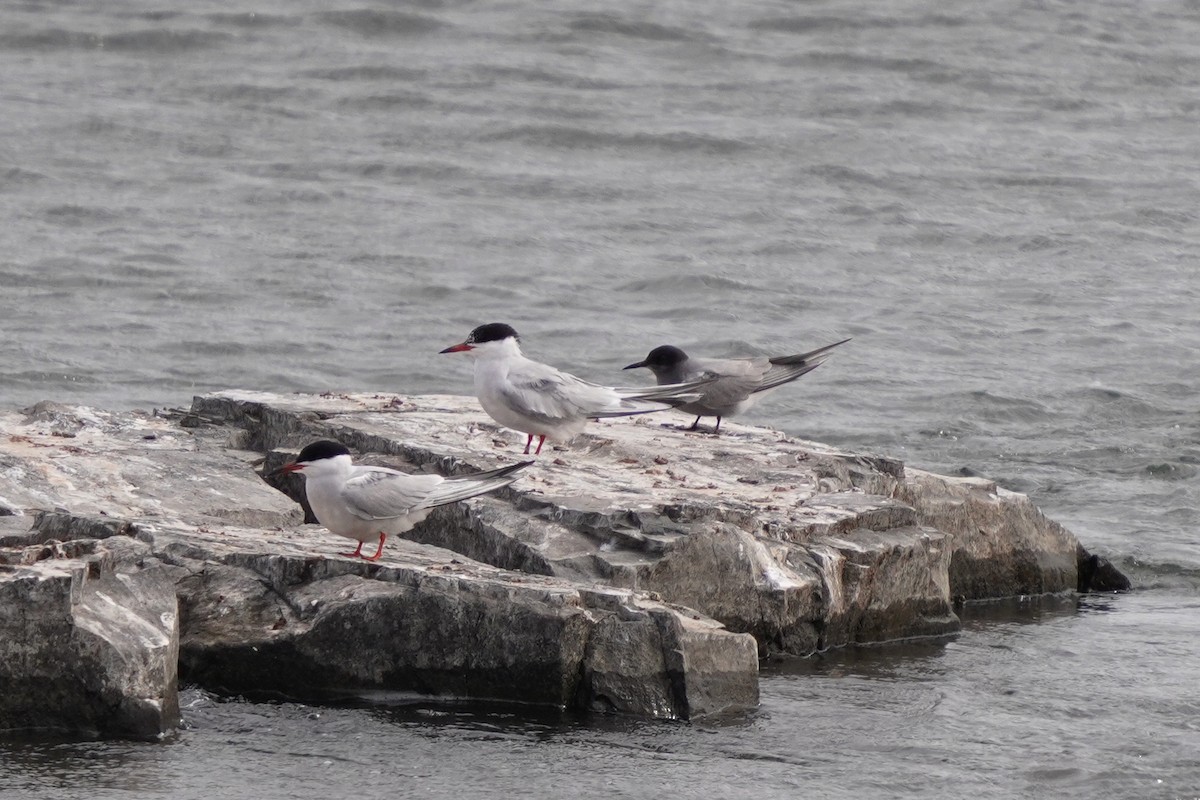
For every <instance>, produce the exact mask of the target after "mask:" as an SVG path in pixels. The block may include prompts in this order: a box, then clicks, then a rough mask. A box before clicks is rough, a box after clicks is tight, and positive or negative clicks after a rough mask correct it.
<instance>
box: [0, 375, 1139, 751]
mask: <svg viewBox="0 0 1200 800" xmlns="http://www.w3.org/2000/svg"><path fill="white" fill-rule="evenodd" d="M665 419H668V418H665V417H662V416H661V415H647V416H644V417H635V418H625V419H619V420H612V421H605V422H594V423H592V424H591V425H590V426H589V428H588V432H587V433H586V434H584V435H581V436H579V437H577V438H576V439H575V440H574V441H573V442H572V443H571V446H570V447H569V448H565V449H563V448H556V449H553V450H549V449H547V450H544V451H543V454H542V456H541V457H540V458H539V459H538V461H537V463H536V464H535V465H534V466H532V467H530V468H529V469H527V470H526V471H524V472H523V473H522V476H521V478H520V479H519V480H518V481H517V482H516V483H515V484H513V485H512V486H511V487H508V488H506V489H504V490H502V491H500V492H497V493H495V494H493V495H488V496H484V497H479V498H475V499H472V500H470V501H467V502H464V503H457V504H454V505H451V506H446V507H443V508H440V509H437V510H436V511H435V512H434V513H432V514H431V515H430V516H429V518H428V519H427V520H426V521H425V522H424V523H422V524H421V525H418V526H417V527H416V528H414V529H413V530H412V531H411V532H409V533H408V534H406V536H407V538H408V539H409V541H405V540H403V539H397V540H389V541H388V544H387V547H386V548H385V550H384V554H383V557H382V558H381V559H380V561H379V562H376V563H366V562H362V561H359V560H355V559H348V558H344V557H340V556H338V555H337V553H338V552H340V551H341V550H344V549H346V542H347V540H344V539H341V538H340V537H337V536H334V535H332V534H330V533H329V532H327V531H325V530H324V529H323V528H320V527H319V526H316V525H311V524H307V525H306V524H304V521H305V518H306V511H305V509H304V508H303V507H302V505H301V504H298V503H297V502H296V500H301V499H302V484H301V483H300V479H298V478H295V477H294V476H293V477H291V478H290V479H284V480H282V481H280V482H279V483H278V484H277V486H275V487H272V486H270V485H268V484H267V483H266V482H265V481H264V480H263V479H262V478H261V477H260V474H261V473H263V472H266V471H269V470H271V469H273V468H275V467H277V466H279V465H281V464H282V463H284V462H285V461H286V460H288V459H289V458H291V457H292V456H294V454H295V452H296V451H298V450H299V448H300V447H301V446H303V445H304V444H305V443H307V442H309V441H311V440H313V439H317V438H333V439H337V440H339V441H341V442H343V443H344V444H346V445H347V446H348V447H350V448H351V449H352V450H354V451H355V453H356V459H357V460H358V461H360V462H364V463H383V464H388V465H391V466H395V467H398V468H400V469H405V470H407V471H417V470H428V471H437V472H441V473H443V474H452V473H461V472H470V471H475V470H481V469H490V468H492V467H496V466H499V465H502V464H506V463H511V462H512V461H515V460H518V459H520V458H522V456H521V452H520V451H521V445H523V443H524V437H523V436H518V435H516V434H515V433H513V432H511V431H506V430H503V429H501V428H499V427H497V426H496V425H495V424H494V423H492V422H491V420H490V419H488V418H487V417H486V416H485V415H483V413H482V412H481V411H480V410H479V408H478V406H477V404H476V402H475V401H474V399H472V398H463V397H450V396H421V397H406V396H399V397H397V396H394V395H365V394H364V395H322V396H314V395H274V394H265V393H257V392H234V391H230V392H221V393H216V394H212V395H206V396H202V397H197V398H196V399H195V401H194V402H193V405H192V407H191V409H190V410H189V411H187V412H180V413H171V414H157V413H156V414H153V415H151V414H146V413H139V412H127V413H111V412H104V411H97V410H94V409H88V408H79V407H64V406H58V405H55V404H52V403H39V404H38V405H37V406H35V407H33V408H31V409H26V410H24V411H19V412H18V411H13V412H7V413H0V592H4V593H5V597H6V598H7V599H6V602H5V608H6V609H7V612H5V611H0V650H3V649H4V648H5V647H8V648H10V649H11V647H12V645H11V641H12V640H13V637H12V635H5V634H11V632H13V631H16V630H17V628H18V627H19V626H23V627H20V631H21V634H20V635H21V636H22V637H24V640H25V641H28V640H30V637H32V638H33V639H38V640H39V641H40V644H38V645H37V647H43V648H50V647H57V648H58V650H57V651H55V652H57V655H55V654H53V653H51V651H50V650H46V652H45V653H42V654H41V655H39V656H37V658H34V657H33V656H30V657H28V658H25V659H24V660H22V661H19V663H20V664H23V665H24V667H23V668H24V669H25V672H24V673H22V674H21V676H20V677H19V680H21V681H25V683H23V684H21V685H22V686H29V687H33V686H36V685H38V683H39V681H41V682H42V683H44V684H46V686H47V687H50V688H52V687H53V685H55V684H56V681H57V682H58V683H69V681H59V680H58V678H59V677H61V676H56V675H55V674H54V673H53V670H51V669H50V668H49V666H48V665H49V664H50V663H52V659H54V658H58V659H71V660H72V662H71V663H73V664H77V665H79V666H78V668H79V669H80V670H83V671H84V672H88V671H91V672H97V671H99V670H101V669H102V663H103V662H104V659H103V658H102V657H100V656H97V655H95V652H98V650H97V648H99V649H103V648H106V647H107V648H111V653H112V656H111V658H109V659H108V660H109V662H114V663H115V662H116V661H117V660H120V661H121V663H123V664H125V665H126V666H129V665H135V664H139V665H141V667H140V671H137V670H133V668H132V666H130V672H129V674H128V675H126V676H125V679H124V680H125V684H126V685H127V686H128V691H126V692H125V693H124V695H123V696H124V697H127V698H132V699H129V700H128V701H127V702H126V706H122V705H121V702H118V701H117V700H115V699H113V698H109V699H108V700H106V701H105V702H106V705H105V708H108V709H112V708H127V709H128V713H127V714H126V717H128V719H129V720H130V721H129V722H128V723H122V724H121V725H114V726H109V727H107V728H106V727H104V726H102V725H101V724H100V723H99V722H98V721H97V720H99V719H101V718H102V717H105V718H107V716H111V715H105V714H100V713H98V712H95V711H80V712H79V713H74V712H73V711H72V710H71V709H72V708H73V707H75V702H76V701H75V700H74V699H72V698H70V697H69V696H68V695H62V702H60V703H59V704H58V706H60V707H61V708H56V707H54V704H53V703H52V702H50V701H49V700H43V701H40V702H39V703H38V704H33V703H26V704H25V705H21V703H19V702H18V703H15V704H14V703H13V702H11V701H10V702H9V703H8V704H7V705H5V704H4V703H3V701H0V729H29V728H34V729H37V728H55V729H58V730H76V731H78V732H80V735H125V736H153V735H158V733H156V732H159V733H160V732H161V731H164V730H167V729H169V727H170V726H171V725H173V724H174V720H175V718H176V716H177V708H176V707H175V704H174V691H175V688H174V687H175V680H176V674H175V670H174V667H175V664H176V663H177V664H178V674H179V677H180V678H181V679H182V680H186V681H191V682H196V683H200V684H202V685H204V686H205V687H207V688H210V689H212V690H215V691H224V692H231V693H255V692H258V693H264V694H266V695H268V696H276V697H288V698H299V699H323V698H336V697H340V696H345V695H353V694H355V693H362V692H369V691H375V690H396V691H417V692H427V693H435V694H441V695H449V696H455V697H480V698H497V699H506V700H515V701H521V702H534V703H544V704H551V705H557V706H563V707H574V708H597V709H604V710H616V711H621V712H626V713H633V714H641V715H645V716H650V717H664V718H693V717H698V716H703V715H708V714H715V713H722V712H726V711H734V710H740V709H746V708H751V707H753V706H754V705H755V704H756V702H757V679H756V669H757V657H758V656H759V655H762V654H767V653H773V652H784V653H794V654H805V653H810V652H813V651H814V650H818V649H822V648H826V647H831V646H840V645H847V644H854V643H865V642H878V641H886V640H888V639H895V638H902V637H910V636H918V635H938V634H945V633H950V632H953V631H955V630H957V629H958V625H959V623H958V618H957V616H956V615H955V613H954V606H955V603H956V602H961V601H963V600H976V599H986V598H992V597H1003V596H1010V595H1016V594H1038V593H1047V592H1062V591H1068V590H1074V589H1076V588H1080V587H1081V581H1083V582H1085V583H1086V584H1087V585H1085V586H1082V588H1088V587H1089V586H1094V587H1096V588H1122V584H1121V581H1122V580H1123V576H1120V575H1119V573H1116V571H1115V570H1113V569H1112V568H1111V566H1109V565H1107V563H1106V562H1103V561H1102V560H1101V559H1097V558H1096V557H1095V556H1091V555H1089V554H1088V553H1087V552H1086V551H1085V550H1084V549H1083V548H1082V547H1081V546H1080V544H1079V543H1078V542H1077V541H1076V539H1075V538H1074V537H1073V536H1072V535H1071V534H1070V533H1069V532H1068V531H1066V530H1065V529H1063V528H1062V527H1061V526H1060V525H1058V524H1056V523H1054V522H1053V521H1051V520H1048V519H1046V518H1045V517H1044V516H1043V515H1042V514H1041V513H1040V512H1039V511H1038V510H1037V509H1036V508H1035V507H1034V506H1033V505H1032V503H1031V502H1030V501H1029V499H1028V498H1026V497H1025V496H1023V495H1019V494H1015V493H1012V492H1007V491H1005V490H1003V489H1001V488H999V487H997V486H995V485H994V484H993V483H991V482H988V481H985V480H980V479H977V478H947V477H943V476H938V475H933V474H931V473H927V472H922V471H919V470H914V469H911V468H906V467H905V466H904V465H903V464H902V463H900V462H898V461H896V460H893V459H889V458H884V457H879V456H872V455H866V454H860V453H846V452H841V451H838V450H836V449H835V448H831V447H828V446H826V445H821V444H817V443H813V442H805V441H801V440H797V439H794V438H790V437H787V436H784V435H783V434H780V433H778V432H775V431H770V430H765V429H761V428H751V427H744V426H739V425H736V424H730V423H726V425H723V426H722V435H721V436H719V437H714V436H712V435H709V434H703V433H700V434H696V433H685V432H683V431H680V430H677V429H676V428H675V426H674V425H671V424H670V423H667V424H664V420H665ZM288 495H291V498H295V500H293V499H291V498H289V496H288ZM31 523H32V524H31ZM106 581H107V582H108V584H112V586H116V585H118V584H119V585H120V586H121V587H123V588H122V590H121V591H117V590H116V589H106V588H105V587H106V586H107V585H108V584H106V583H105V582H106ZM56 582H57V583H56ZM53 585H57V586H58V587H59V588H58V589H55V590H54V592H50V591H49V590H46V591H41V590H40V589H37V588H36V587H43V586H44V587H50V586H53ZM1125 585H1126V586H1127V584H1125ZM164 587H166V588H164ZM51 595H53V598H52V597H51ZM100 597H104V598H107V600H104V601H101V600H99V599H98V598H100ZM109 601H111V602H109ZM97 603H100V604H105V603H107V607H108V609H109V611H110V612H111V614H110V617H111V618H108V619H106V620H105V622H104V623H103V624H101V623H98V622H96V621H94V620H91V619H89V618H88V615H89V614H95V613H97V612H96V611H95V607H96V605H97ZM168 606H169V607H170V608H168ZM114 608H117V609H119V610H120V613H119V614H117V613H116V612H115V611H114ZM13 609H18V610H17V611H14V610H13ZM168 612H169V613H168ZM112 614H115V616H111V615H112ZM38 618H43V619H42V622H41V623H38V624H44V626H46V627H43V628H36V626H35V625H34V622H33V621H34V620H36V619H38ZM168 619H169V620H170V622H171V624H170V625H167V624H166V622H165V620H168ZM155 620H157V621H158V622H157V623H155ZM155 624H157V626H158V627H157V628H156V629H155V630H156V635H155V636H151V635H150V634H149V630H150V629H149V628H147V627H145V626H146V625H155ZM99 629H103V630H104V631H106V632H107V633H106V635H96V634H95V631H96V630H99ZM118 629H121V630H123V631H124V632H123V633H121V634H120V635H118V633H117V631H118ZM38 631H42V632H41V633H39V632H38ZM89 636H90V637H91V638H88V637H89ZM160 639H161V641H160ZM6 641H7V642H10V644H7V645H6V644H5V643H4V642H6ZM85 641H86V642H90V643H92V644H90V645H88V646H89V647H91V648H92V649H91V650H90V651H88V652H89V653H92V655H89V656H87V657H84V656H83V655H81V653H82V652H83V650H81V649H80V648H81V647H83V645H81V644H80V642H85ZM101 641H102V642H103V644H96V642H101ZM72 648H74V649H72ZM27 649H28V648H27ZM84 649H86V648H84ZM39 652H40V651H39ZM118 652H119V653H122V654H123V655H121V656H120V658H119V659H118V658H117V656H116V655H115V654H116V653H118ZM38 659H41V660H40V661H39V660H38ZM167 662H170V664H169V666H170V669H168V664H167ZM8 663H18V662H17V661H13V660H12V659H10V660H9V662H8ZM134 673H136V674H134ZM12 674H13V676H14V677H11V678H10V679H11V680H18V677H17V676H16V673H15V672H14V673H12ZM108 683H113V681H108ZM106 685H108V684H106ZM113 685H116V684H113ZM10 700H11V699H10ZM155 702H158V704H159V705H158V706H157V707H156V706H155V705H154V703H155ZM79 708H82V706H79ZM155 708H157V709H158V711H157V713H156V714H151V713H149V712H150V711H151V710H154V709H155ZM56 715H57V716H56ZM39 720H40V721H39ZM122 726H124V727H122Z"/></svg>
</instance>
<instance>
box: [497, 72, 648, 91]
mask: <svg viewBox="0 0 1200 800" xmlns="http://www.w3.org/2000/svg"><path fill="white" fill-rule="evenodd" d="M487 75H488V76H489V77H494V78H498V79H501V80H504V81H506V82H510V83H515V82H517V81H520V82H523V83H539V84H545V85H547V86H560V87H563V88H567V89H592V90H596V89H601V90H603V89H622V88H624V87H625V84H622V83H616V82H614V81H605V80H599V79H597V78H593V77H585V76H580V75H572V74H569V73H565V72H552V71H550V70H546V69H523V68H519V67H489V68H488V70H487Z"/></svg>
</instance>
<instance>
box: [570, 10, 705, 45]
mask: <svg viewBox="0 0 1200 800" xmlns="http://www.w3.org/2000/svg"><path fill="white" fill-rule="evenodd" d="M568 27H569V28H570V29H571V30H572V31H576V32H581V33H612V34H617V35H618V36H627V37H629V38H631V39H649V40H651V41H655V42H690V41H695V40H696V39H698V38H700V37H699V35H698V34H697V33H694V32H691V31H687V30H684V29H683V28H677V27H674V26H670V25H658V24H655V23H653V22H645V21H639V22H631V21H629V20H625V19H621V18H620V17H616V16H613V15H610V14H587V15H585V16H583V17H581V18H580V19H577V20H574V21H572V22H571V23H570V24H569V25H568ZM703 38H706V39H707V38H709V37H703Z"/></svg>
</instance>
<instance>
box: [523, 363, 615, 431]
mask: <svg viewBox="0 0 1200 800" xmlns="http://www.w3.org/2000/svg"><path fill="white" fill-rule="evenodd" d="M530 367H531V368H528V369H523V370H521V371H516V370H514V371H512V372H510V373H509V375H508V384H507V385H506V386H504V387H503V389H501V395H502V396H503V397H504V401H505V403H507V404H508V405H509V407H510V408H512V410H513V411H516V412H517V413H519V414H521V415H523V416H525V417H529V418H530V419H536V420H541V421H543V422H563V421H567V420H577V419H582V418H583V417H586V416H588V415H590V414H592V413H593V412H595V411H597V410H600V409H603V408H606V407H608V406H610V405H612V404H614V403H616V402H617V401H618V397H617V394H616V392H614V391H613V390H612V389H609V388H606V387H604V386H598V385H597V384H594V383H588V382H587V381H585V380H582V379H580V378H576V377H575V376H574V375H571V374H568V373H566V372H560V371H559V370H556V369H554V368H553V367H548V366H546V365H544V364H535V365H530ZM532 367H537V369H534V368H532Z"/></svg>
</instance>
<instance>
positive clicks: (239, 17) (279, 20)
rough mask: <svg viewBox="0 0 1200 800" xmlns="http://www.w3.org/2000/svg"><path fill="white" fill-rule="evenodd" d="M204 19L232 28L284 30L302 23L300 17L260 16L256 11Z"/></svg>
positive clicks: (212, 15)
mask: <svg viewBox="0 0 1200 800" xmlns="http://www.w3.org/2000/svg"><path fill="white" fill-rule="evenodd" d="M204 18H205V19H207V20H208V21H209V22H212V23H213V24H215V25H228V26H229V27H231V28H282V27H290V26H294V25H299V24H300V23H301V20H300V18H299V17H288V16H282V15H279V14H260V13H258V12H256V11H244V12H241V13H238V14H230V13H216V14H207V15H205V17H204Z"/></svg>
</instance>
